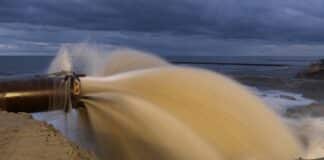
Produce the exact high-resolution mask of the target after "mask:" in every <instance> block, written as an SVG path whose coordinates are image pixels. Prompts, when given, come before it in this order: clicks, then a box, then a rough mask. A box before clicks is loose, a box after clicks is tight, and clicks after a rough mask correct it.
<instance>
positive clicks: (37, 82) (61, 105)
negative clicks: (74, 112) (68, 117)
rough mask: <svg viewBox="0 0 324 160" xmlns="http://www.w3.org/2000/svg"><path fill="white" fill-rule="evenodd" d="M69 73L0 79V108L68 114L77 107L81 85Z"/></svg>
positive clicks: (15, 110)
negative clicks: (54, 111) (60, 111)
mask: <svg viewBox="0 0 324 160" xmlns="http://www.w3.org/2000/svg"><path fill="white" fill-rule="evenodd" d="M80 76H83V75H78V74H75V73H73V72H59V73H53V74H48V75H23V76H6V77H2V78H0V109H2V110H6V111H9V112H42V111H51V110H64V111H66V112H67V111H69V110H70V109H71V108H77V107H79V106H81V103H80V94H81V84H80V79H79V77H80Z"/></svg>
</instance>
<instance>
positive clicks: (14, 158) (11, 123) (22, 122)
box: [0, 111, 95, 160]
mask: <svg viewBox="0 0 324 160" xmlns="http://www.w3.org/2000/svg"><path fill="white" fill-rule="evenodd" d="M94 157H95V156H94V155H92V154H90V153H88V152H86V151H84V150H82V149H80V148H79V147H78V146H76V145H74V144H72V143H71V142H70V141H68V140H67V139H65V138H64V137H63V136H62V135H61V134H60V133H59V132H58V131H56V130H55V129H54V128H53V127H52V126H51V125H48V124H46V123H45V122H40V121H36V120H34V119H32V116H31V115H29V114H25V113H20V114H15V113H8V112H5V111H0V160H26V159H33V160H44V159H46V160H58V159H60V160H68V159H78V160H83V159H95V158H94Z"/></svg>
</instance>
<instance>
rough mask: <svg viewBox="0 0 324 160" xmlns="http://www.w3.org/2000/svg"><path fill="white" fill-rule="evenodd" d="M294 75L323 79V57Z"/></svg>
mask: <svg viewBox="0 0 324 160" xmlns="http://www.w3.org/2000/svg"><path fill="white" fill-rule="evenodd" d="M296 77H297V78H308V79H321V80H324V59H321V60H319V61H318V62H316V63H313V64H311V65H310V66H309V67H308V68H307V69H306V70H304V71H302V72H300V73H298V74H297V75H296Z"/></svg>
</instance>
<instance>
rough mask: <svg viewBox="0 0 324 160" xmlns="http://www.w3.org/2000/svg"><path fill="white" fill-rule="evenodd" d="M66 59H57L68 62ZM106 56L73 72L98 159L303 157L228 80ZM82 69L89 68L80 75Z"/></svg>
mask: <svg viewBox="0 0 324 160" xmlns="http://www.w3.org/2000/svg"><path fill="white" fill-rule="evenodd" d="M74 47H75V46H74ZM78 47H80V46H77V48H78ZM81 47H84V46H81ZM86 54H89V55H90V54H91V53H86ZM71 55H73V53H62V54H59V56H58V57H59V58H62V57H63V59H66V58H67V57H68V58H69V61H70V62H74V61H73V56H71ZM107 55H108V56H102V55H100V56H98V57H100V58H99V59H88V60H89V61H96V63H86V65H84V66H82V67H83V68H82V67H81V69H82V70H81V71H84V73H86V74H87V75H89V76H87V77H84V78H81V83H82V94H83V97H84V98H83V102H84V103H85V105H86V113H87V115H86V117H87V120H88V121H89V122H88V123H89V124H90V125H89V127H90V130H91V132H92V133H93V135H95V136H94V138H95V140H96V142H97V144H98V146H99V147H98V148H99V149H98V150H99V156H100V157H102V158H107V159H108V158H109V159H118V160H122V159H125V160H126V159H130V160H145V159H157V160H158V159H160V160H164V159H165V160H167V159H168V160H172V159H174V160H181V159H183V160H191V159H192V160H194V159H206V160H208V159H210V160H232V159H243V160H244V159H248V160H250V159H262V160H274V159H278V160H292V159H296V158H297V157H299V156H301V155H302V154H303V153H302V149H301V146H300V144H299V141H298V140H297V139H296V138H295V137H294V136H293V135H292V134H291V133H290V130H289V129H288V128H287V127H286V126H285V125H284V123H282V121H281V120H280V118H279V117H278V116H277V115H276V114H275V113H273V112H272V111H271V110H270V109H268V107H267V106H266V105H265V104H264V103H263V102H261V101H260V100H259V99H258V98H257V97H255V96H254V95H252V94H251V93H250V92H249V91H248V90H247V89H245V88H244V87H243V86H241V85H239V84H238V83H236V82H235V81H233V80H231V79H229V78H226V77H225V76H222V75H220V74H217V73H214V72H211V71H206V70H203V69H195V68H190V67H178V66H173V65H171V64H168V63H167V62H166V61H164V60H162V59H160V58H158V57H155V56H152V55H147V54H145V53H141V52H138V51H130V50H125V49H123V50H118V51H113V52H110V53H108V54H107ZM71 57H72V58H71ZM54 62H55V61H54ZM54 62H53V64H52V66H53V65H54V66H55V65H57V62H55V63H54ZM60 62H62V60H61V61H60ZM75 63H78V62H75ZM89 64H91V65H94V66H97V67H94V66H91V65H90V66H89V67H90V68H92V69H86V68H87V67H88V66H87V65H89ZM99 65H100V66H99ZM68 66H69V65H68ZM70 66H72V67H70V69H71V70H73V66H74V64H71V65H70ZM51 68H55V67H51ZM94 68H95V69H94ZM59 69H61V70H62V69H63V70H64V69H65V68H59ZM51 71H57V67H56V69H52V70H51Z"/></svg>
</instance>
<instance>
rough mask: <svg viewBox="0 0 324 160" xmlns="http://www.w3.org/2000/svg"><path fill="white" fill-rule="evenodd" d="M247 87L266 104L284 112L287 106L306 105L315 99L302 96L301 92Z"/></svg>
mask: <svg viewBox="0 0 324 160" xmlns="http://www.w3.org/2000/svg"><path fill="white" fill-rule="evenodd" d="M249 89H250V90H251V91H252V92H253V93H254V94H255V95H257V96H258V97H260V98H261V99H262V100H263V101H264V102H265V103H266V104H268V106H270V107H271V108H272V109H274V110H275V111H276V112H279V113H284V112H285V111H286V110H287V109H288V108H293V107H301V106H307V105H310V104H313V103H316V101H315V100H312V99H308V98H305V97H303V95H302V94H298V93H291V92H286V91H280V90H260V89H258V88H255V87H249Z"/></svg>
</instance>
